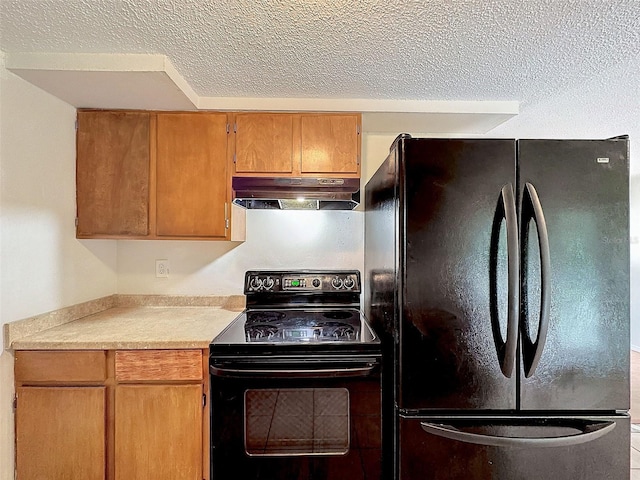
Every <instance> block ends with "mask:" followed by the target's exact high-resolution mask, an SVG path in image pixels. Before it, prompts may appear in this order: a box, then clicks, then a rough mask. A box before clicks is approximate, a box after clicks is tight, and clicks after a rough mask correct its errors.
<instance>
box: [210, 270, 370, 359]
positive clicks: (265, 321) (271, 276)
mask: <svg viewBox="0 0 640 480" xmlns="http://www.w3.org/2000/svg"><path fill="white" fill-rule="evenodd" d="M245 295H247V306H248V307H247V309H246V310H245V311H244V312H242V313H241V314H240V315H238V317H237V318H236V319H235V320H234V321H233V322H232V323H231V324H230V325H229V326H228V327H227V328H226V329H225V330H223V331H222V332H221V333H220V334H219V335H218V336H217V337H216V338H215V339H213V341H212V343H211V351H212V353H213V352H215V351H218V352H221V351H223V350H224V351H226V352H231V353H238V354H240V353H242V352H245V353H251V354H255V353H259V352H262V351H264V352H269V353H279V352H286V351H290V350H296V351H298V352H304V351H305V349H308V350H309V351H310V352H312V351H321V350H327V351H329V350H330V351H335V350H337V351H342V350H345V351H346V350H358V351H359V350H370V349H371V348H379V340H378V337H377V336H376V334H375V333H374V332H373V330H372V329H371V327H370V326H369V324H368V323H367V321H366V319H365V318H364V316H363V315H362V314H361V313H360V309H359V296H360V273H359V272H357V271H345V270H334V271H324V270H323V271H320V270H300V271H277V272H274V271H269V272H262V271H261V272H257V271H249V272H247V273H246V275H245Z"/></svg>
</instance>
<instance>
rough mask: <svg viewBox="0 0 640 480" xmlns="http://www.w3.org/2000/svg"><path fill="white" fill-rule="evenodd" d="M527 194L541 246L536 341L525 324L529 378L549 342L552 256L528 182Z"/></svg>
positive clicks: (535, 196) (539, 211) (524, 341)
mask: <svg viewBox="0 0 640 480" xmlns="http://www.w3.org/2000/svg"><path fill="white" fill-rule="evenodd" d="M525 193H526V195H525V196H524V199H523V201H528V202H529V205H528V207H529V208H531V210H532V212H533V218H534V220H535V222H536V229H537V231H538V244H539V246H540V283H541V289H540V317H539V323H538V334H537V336H536V340H535V341H533V342H532V341H531V338H529V334H528V332H527V331H526V329H525V324H524V323H523V325H522V328H523V330H524V331H523V332H522V339H523V350H522V355H523V360H524V374H525V377H527V378H529V377H531V376H532V375H533V373H534V372H535V370H536V368H537V367H538V364H539V363H540V357H541V356H542V351H543V350H544V345H545V343H546V341H547V331H548V329H549V311H550V303H551V296H550V293H551V284H550V281H551V256H550V253H549V235H548V233H547V223H546V221H545V218H544V212H543V210H542V204H541V203H540V198H539V197H538V192H537V191H536V189H535V187H534V186H533V185H532V184H531V183H529V182H527V183H526V184H525Z"/></svg>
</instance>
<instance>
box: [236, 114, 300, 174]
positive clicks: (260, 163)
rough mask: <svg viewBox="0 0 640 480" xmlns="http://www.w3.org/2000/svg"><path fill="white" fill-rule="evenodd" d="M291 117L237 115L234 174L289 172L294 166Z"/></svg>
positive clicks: (284, 115) (283, 115)
mask: <svg viewBox="0 0 640 480" xmlns="http://www.w3.org/2000/svg"><path fill="white" fill-rule="evenodd" d="M293 119H294V117H293V115H289V114H282V113H279V114H278V113H246V114H243V113H239V114H237V115H236V126H235V130H236V134H235V138H236V159H235V171H236V172H237V173H291V172H292V171H293V164H294V152H293Z"/></svg>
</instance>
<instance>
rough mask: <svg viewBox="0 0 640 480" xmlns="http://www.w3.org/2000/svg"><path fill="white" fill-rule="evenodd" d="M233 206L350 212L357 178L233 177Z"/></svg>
mask: <svg viewBox="0 0 640 480" xmlns="http://www.w3.org/2000/svg"><path fill="white" fill-rule="evenodd" d="M232 187H233V192H234V200H233V203H235V204H236V205H240V206H242V207H245V208H253V209H291V210H353V209H354V208H355V207H357V206H358V204H359V203H360V179H359V178H329V177H319V178H310V177H302V178H299V177H233V180H232Z"/></svg>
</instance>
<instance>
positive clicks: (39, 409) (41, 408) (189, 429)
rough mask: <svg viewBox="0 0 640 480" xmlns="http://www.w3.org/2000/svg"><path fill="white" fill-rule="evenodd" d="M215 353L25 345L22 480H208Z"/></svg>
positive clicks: (20, 356) (19, 444) (18, 373)
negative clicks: (210, 364) (210, 356)
mask: <svg viewBox="0 0 640 480" xmlns="http://www.w3.org/2000/svg"><path fill="white" fill-rule="evenodd" d="M206 353H207V352H206V351H205V350H196V349H192V350H126V351H124V350H122V351H109V352H107V351H72V352H70V351H57V352H55V351H53V352H52V351H19V352H16V365H15V378H16V417H15V418H16V469H17V479H18V480H43V479H47V480H73V479H82V480H134V479H154V480H203V479H204V480H207V479H208V478H209V469H208V467H207V466H208V462H209V438H208V437H209V428H208V425H209V415H208V408H207V407H205V406H204V404H205V403H207V404H208V402H203V393H204V392H207V391H208V386H209V382H208V375H207V373H206V366H207V355H206ZM159 366H160V367H161V368H159Z"/></svg>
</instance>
